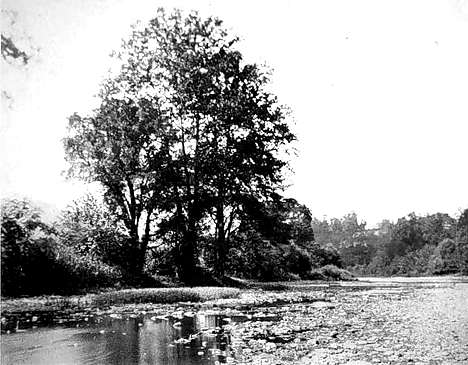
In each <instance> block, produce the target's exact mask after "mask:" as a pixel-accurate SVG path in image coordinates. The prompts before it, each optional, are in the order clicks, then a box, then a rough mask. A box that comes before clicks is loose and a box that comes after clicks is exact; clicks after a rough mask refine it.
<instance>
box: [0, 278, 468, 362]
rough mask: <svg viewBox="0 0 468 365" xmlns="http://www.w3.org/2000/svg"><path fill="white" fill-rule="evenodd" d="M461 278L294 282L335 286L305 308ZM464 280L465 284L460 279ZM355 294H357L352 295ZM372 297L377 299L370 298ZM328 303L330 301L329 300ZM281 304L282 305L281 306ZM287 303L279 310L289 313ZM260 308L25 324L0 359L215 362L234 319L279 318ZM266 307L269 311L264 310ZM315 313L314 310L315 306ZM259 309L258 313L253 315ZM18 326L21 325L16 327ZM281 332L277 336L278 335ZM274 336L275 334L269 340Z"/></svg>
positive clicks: (226, 357)
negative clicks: (331, 297) (334, 295)
mask: <svg viewBox="0 0 468 365" xmlns="http://www.w3.org/2000/svg"><path fill="white" fill-rule="evenodd" d="M463 282H465V283H466V279H460V278H390V279H388V278H385V279H376V278H361V281H359V282H354V283H353V282H351V283H342V284H340V285H337V284H336V283H334V284H331V285H326V287H323V286H322V287H317V286H315V284H313V283H298V285H297V287H298V288H300V290H307V288H309V289H311V290H314V291H315V290H316V291H318V292H323V291H327V292H330V291H333V292H335V291H337V292H340V293H341V294H340V295H339V297H340V298H341V299H338V300H337V301H336V303H330V302H326V301H322V302H315V303H303V304H301V305H300V306H298V308H299V309H300V311H302V312H304V313H306V312H307V311H308V312H310V311H316V310H320V308H326V307H330V308H335V306H336V304H337V303H338V304H340V303H345V302H347V301H350V302H356V303H358V302H360V301H362V300H371V301H372V302H376V301H377V302H378V301H379V300H383V299H384V298H386V297H388V296H389V295H391V296H394V295H398V296H400V295H403V297H405V296H406V294H405V293H409V292H414V291H415V290H418V289H424V290H431V288H446V289H448V290H450V288H451V287H453V286H455V285H458V284H461V283H463ZM464 286H466V284H464ZM355 296H356V297H355ZM372 297H375V299H369V298H372ZM330 304H331V305H330ZM283 308H284V307H283ZM292 309H294V308H292V307H291V308H289V309H287V310H286V309H285V310H282V309H281V308H280V307H279V306H278V313H282V314H281V315H280V316H282V315H288V314H287V313H290V310H292ZM261 311H262V308H256V309H255V310H251V311H247V312H242V313H237V314H233V313H231V314H230V315H229V316H228V315H220V314H219V313H216V312H214V311H211V312H210V311H198V312H196V311H195V312H190V311H188V312H185V313H183V312H179V313H177V314H174V313H173V314H172V316H169V315H168V316H155V315H154V314H146V313H145V314H138V315H131V314H130V315H129V314H123V315H121V314H105V315H99V316H88V317H85V318H82V319H80V320H78V321H70V322H67V321H65V323H63V324H61V325H54V326H51V327H42V328H41V327H39V328H27V329H26V330H24V329H23V330H21V329H20V330H19V331H17V332H14V333H10V334H4V335H2V344H1V349H2V364H173V365H175V364H219V363H226V362H230V361H231V360H234V359H235V358H236V357H237V354H236V351H237V350H234V349H238V346H233V344H232V339H231V333H230V327H231V324H236V323H243V322H245V323H251V322H252V323H255V322H257V321H267V322H274V321H277V320H280V318H279V317H278V318H277V317H275V316H274V315H271V313H270V314H268V313H267V314H265V315H262V314H260V315H258V313H261ZM266 312H267V311H266ZM314 313H315V312H314ZM256 314H257V316H256ZM19 328H21V327H19ZM278 338H280V337H278ZM272 341H273V340H272Z"/></svg>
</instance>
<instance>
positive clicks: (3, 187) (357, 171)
mask: <svg viewBox="0 0 468 365" xmlns="http://www.w3.org/2000/svg"><path fill="white" fill-rule="evenodd" d="M167 4H170V5H171V6H173V7H180V8H183V9H197V10H199V11H200V12H201V14H202V15H216V16H218V17H219V18H221V19H222V20H224V21H225V24H226V26H228V27H229V28H231V29H232V31H233V32H234V33H236V34H238V35H239V36H241V38H242V39H243V43H242V50H243V53H244V56H245V58H246V59H247V60H249V61H253V62H260V63H266V64H268V65H269V66H270V67H272V68H273V70H274V73H273V82H274V83H273V89H274V92H275V93H276V94H277V95H278V96H279V98H280V100H281V102H283V103H285V104H287V105H288V106H289V107H290V108H291V110H292V112H293V115H294V118H295V123H296V124H295V127H294V129H295V131H296V133H297V135H298V138H299V142H298V144H297V149H298V157H297V158H295V159H294V160H293V162H292V165H293V168H294V171H295V174H294V176H292V177H291V178H290V183H291V184H292V186H291V187H290V188H289V189H288V194H289V195H290V196H292V197H295V198H296V199H298V200H299V201H300V202H303V203H305V204H307V205H308V206H309V207H310V208H311V209H312V212H313V214H314V215H315V216H318V217H321V216H323V215H327V216H329V217H334V216H342V215H344V214H346V213H348V212H350V211H355V212H356V213H357V214H358V216H359V217H361V218H363V219H364V220H366V221H368V222H369V223H371V224H374V223H376V222H378V221H380V220H381V219H383V218H390V219H396V218H398V217H401V216H404V215H406V214H408V213H409V212H411V211H415V212H416V213H419V214H425V213H434V212H437V211H441V212H448V213H450V214H456V213H457V212H458V210H459V209H461V208H467V207H468V163H467V160H468V159H467V157H468V143H467V142H468V107H467V106H468V104H467V101H468V47H467V45H468V0H410V1H408V0H387V1H376V0H355V1H350V0H321V1H271V0H270V1H252V0H249V1H231V2H227V1H221V0H219V1H193V0H192V1H166V2H162V1H155V0H149V1H132V0H121V1H111V0H99V1H98V0H81V1H76V0H35V1H30V0H4V1H3V4H2V7H3V9H11V10H15V11H17V13H18V17H17V23H16V24H14V26H12V27H8V25H7V24H2V32H3V28H4V27H5V26H7V31H12V30H13V31H14V32H20V33H22V34H23V35H24V34H27V35H28V36H30V38H31V39H30V41H31V42H32V43H33V44H34V45H35V46H38V47H40V48H41V50H40V52H39V54H38V55H37V57H36V58H35V59H34V60H32V61H31V64H30V65H29V66H28V67H27V68H26V69H25V68H24V67H19V66H13V65H9V64H5V62H3V61H2V72H1V77H2V90H3V89H6V90H7V91H8V92H9V94H10V95H11V96H12V97H13V101H12V102H11V105H10V107H9V108H7V107H6V105H5V102H6V100H4V99H3V98H2V119H1V129H0V133H1V137H0V138H1V139H0V145H1V146H0V154H1V165H0V166H1V167H0V191H1V194H2V196H10V195H20V196H29V197H31V198H32V199H34V200H40V201H43V202H46V203H49V204H52V205H56V206H57V207H59V208H62V207H64V206H65V205H66V204H67V203H68V202H70V200H71V199H73V198H76V197H77V196H78V195H79V194H81V193H83V191H84V188H83V186H82V184H80V183H78V182H67V181H66V180H65V179H64V177H63V176H62V175H61V172H62V171H63V170H64V169H65V168H66V164H65V162H64V157H63V156H64V154H63V148H62V144H61V139H62V138H63V137H64V135H65V133H66V125H67V120H66V117H67V116H69V115H70V114H72V113H73V112H75V111H77V112H81V113H83V112H86V111H88V110H90V108H92V106H93V102H94V101H93V95H94V94H95V93H96V92H97V90H98V85H99V82H100V81H101V79H102V77H103V76H104V75H105V72H106V70H107V69H108V67H109V65H110V63H109V58H108V55H109V53H110V52H111V50H113V49H117V48H118V47H119V44H120V39H121V38H122V37H124V36H125V35H126V34H127V33H128V32H129V27H130V24H132V23H134V22H135V21H136V20H137V19H141V20H143V21H144V20H148V19H150V18H151V15H152V14H154V13H155V9H156V8H157V7H158V6H161V5H163V6H164V5H167ZM23 38H24V37H23ZM23 40H24V39H23ZM19 45H21V44H19Z"/></svg>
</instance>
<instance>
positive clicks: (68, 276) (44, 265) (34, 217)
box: [1, 199, 120, 296]
mask: <svg viewBox="0 0 468 365" xmlns="http://www.w3.org/2000/svg"><path fill="white" fill-rule="evenodd" d="M1 225H2V231H1V240H2V247H1V260H2V289H1V292H2V295H7V296H18V295H36V294H44V293H47V294H49V293H72V292H76V291H79V290H80V289H84V288H90V287H98V286H111V285H114V284H115V283H117V282H118V280H120V273H119V271H118V270H116V269H115V268H113V267H111V266H109V265H106V264H104V263H102V262H100V261H99V260H97V259H94V258H92V257H90V256H88V255H83V256H80V255H79V254H77V253H76V251H74V250H73V249H72V248H70V247H66V246H65V245H63V244H60V243H59V242H58V240H57V236H56V234H55V232H54V230H53V229H52V228H51V227H50V226H48V225H47V224H45V223H44V222H43V221H42V219H41V212H40V210H39V209H38V208H36V207H35V206H34V205H33V204H31V202H29V201H27V200H15V199H12V200H6V201H3V202H2V224H1Z"/></svg>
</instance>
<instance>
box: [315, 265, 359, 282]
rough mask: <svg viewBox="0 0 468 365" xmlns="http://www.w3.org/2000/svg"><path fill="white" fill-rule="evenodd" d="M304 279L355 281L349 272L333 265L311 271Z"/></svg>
mask: <svg viewBox="0 0 468 365" xmlns="http://www.w3.org/2000/svg"><path fill="white" fill-rule="evenodd" d="M306 279H308V280H327V281H328V280H342V281H351V280H356V278H355V277H354V275H353V274H351V273H350V272H349V271H347V270H344V269H340V268H338V267H336V266H335V265H326V266H323V267H321V268H320V269H314V270H311V271H310V272H309V273H308V274H307V277H306Z"/></svg>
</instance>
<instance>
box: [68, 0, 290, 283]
mask: <svg viewBox="0 0 468 365" xmlns="http://www.w3.org/2000/svg"><path fill="white" fill-rule="evenodd" d="M237 41H238V39H237V38H236V37H232V36H230V35H229V34H228V33H227V32H226V30H225V29H224V28H223V27H222V22H221V21H220V20H218V19H216V18H207V19H201V18H199V16H198V15H197V14H196V13H190V14H188V15H187V16H184V15H183V14H182V13H181V12H179V11H174V12H173V13H171V14H166V13H165V11H164V10H162V9H160V10H158V12H157V14H156V17H155V18H154V19H153V20H151V21H150V22H149V24H147V25H146V26H141V25H138V26H136V27H135V28H134V30H133V33H132V35H131V37H130V38H129V39H128V40H127V41H125V42H124V43H123V46H122V49H121V50H120V51H119V52H118V53H116V54H115V57H116V59H118V60H119V61H120V64H121V69H120V70H119V72H118V73H117V75H115V76H113V77H110V78H109V79H108V80H106V81H105V82H104V84H103V87H102V90H101V93H100V97H101V100H102V102H101V106H100V107H99V108H98V109H97V110H96V111H95V112H94V114H93V115H92V116H90V117H82V116H79V115H77V114H75V115H73V116H72V117H70V136H69V137H68V138H67V139H66V140H65V148H66V152H67V156H68V159H69V161H70V163H71V166H72V168H71V173H72V174H74V175H75V176H78V177H81V178H84V179H87V180H90V181H97V182H99V183H101V184H102V186H103V187H104V189H105V197H106V202H107V203H108V204H109V205H110V206H111V207H112V208H113V209H114V210H115V211H116V212H117V214H118V216H119V218H120V219H121V220H122V222H123V223H124V224H125V226H126V228H127V233H128V235H129V237H130V242H131V247H132V248H133V249H134V254H133V255H132V256H131V258H132V260H133V262H134V271H135V272H136V273H137V272H139V271H141V270H142V269H143V263H144V259H145V254H146V251H147V248H148V245H149V244H150V236H153V235H154V234H156V233H159V234H160V237H161V238H162V237H163V236H166V237H167V236H168V235H170V236H171V241H172V244H173V246H174V247H173V249H172V252H173V255H174V263H175V265H176V267H177V271H178V274H179V276H180V278H181V279H182V280H183V281H185V282H188V283H189V282H192V281H193V280H196V278H195V275H194V273H195V272H194V270H195V268H196V266H197V265H198V252H199V248H200V247H199V245H200V241H201V239H202V238H201V236H202V233H201V232H202V231H206V230H207V229H212V230H213V231H214V234H213V236H214V237H213V240H214V242H215V247H216V250H215V252H214V253H215V256H214V258H215V260H214V269H215V270H216V272H217V273H218V274H219V275H223V274H224V271H225V267H224V263H225V262H226V258H227V256H226V255H227V246H228V241H229V239H230V235H231V234H232V232H233V230H234V229H235V227H234V223H235V222H236V221H239V220H240V218H241V216H242V215H243V214H244V213H245V212H243V208H244V207H245V205H244V202H245V200H246V198H247V199H250V198H253V199H257V200H266V199H268V197H269V196H270V195H271V194H272V193H273V192H274V191H275V190H276V189H278V188H280V187H281V182H282V169H283V168H284V167H285V166H286V162H285V161H284V160H282V159H281V158H279V156H280V152H283V151H284V150H285V146H287V145H288V143H289V142H291V141H293V140H294V135H293V134H292V133H291V132H290V130H289V127H288V125H287V123H286V116H287V111H286V109H285V108H284V107H282V106H280V105H279V104H278V101H277V99H276V97H275V96H274V95H272V94H271V93H270V92H268V90H267V85H268V81H269V80H268V76H267V74H266V72H265V71H263V70H262V69H261V68H260V67H259V66H257V65H254V64H246V63H245V62H244V61H243V59H242V55H241V54H240V52H239V51H238V50H237V49H236V43H237ZM156 224H158V225H159V226H160V227H162V228H163V230H162V231H159V232H156V231H155V225H156ZM140 232H144V233H143V234H141V235H140Z"/></svg>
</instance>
